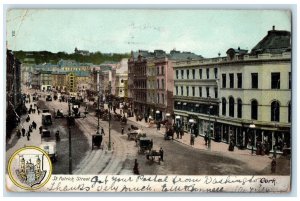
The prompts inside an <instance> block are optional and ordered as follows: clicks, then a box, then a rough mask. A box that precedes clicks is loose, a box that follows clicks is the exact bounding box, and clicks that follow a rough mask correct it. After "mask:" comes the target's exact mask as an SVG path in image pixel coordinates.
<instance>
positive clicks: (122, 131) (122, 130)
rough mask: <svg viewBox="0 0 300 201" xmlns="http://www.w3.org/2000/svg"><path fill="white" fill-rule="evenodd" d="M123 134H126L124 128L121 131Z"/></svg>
mask: <svg viewBox="0 0 300 201" xmlns="http://www.w3.org/2000/svg"><path fill="white" fill-rule="evenodd" d="M121 133H122V135H123V134H124V127H122V129H121Z"/></svg>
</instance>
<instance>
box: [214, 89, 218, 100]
mask: <svg viewBox="0 0 300 201" xmlns="http://www.w3.org/2000/svg"><path fill="white" fill-rule="evenodd" d="M215 98H218V88H217V87H215Z"/></svg>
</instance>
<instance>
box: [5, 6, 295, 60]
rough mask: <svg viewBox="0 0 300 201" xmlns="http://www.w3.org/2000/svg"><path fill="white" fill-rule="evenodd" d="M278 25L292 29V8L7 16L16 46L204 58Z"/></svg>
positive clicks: (247, 45)
mask: <svg viewBox="0 0 300 201" xmlns="http://www.w3.org/2000/svg"><path fill="white" fill-rule="evenodd" d="M273 25H274V26H275V29H276V30H287V31H291V14H290V12H289V11H287V10H191V9H189V10H133V9H127V10H125V9H124V10H116V9H115V10H112V9H106V10H105V9H11V10H8V12H7V16H6V33H7V34H6V37H7V38H6V39H7V47H8V48H9V49H12V50H23V51H40V50H47V51H51V52H59V51H64V52H67V53H72V52H74V49H75V47H77V48H78V49H80V50H88V51H90V52H96V51H100V52H103V53H129V52H130V51H137V50H149V51H153V50H155V49H162V50H165V51H167V52H169V51H170V50H173V49H176V50H178V51H190V52H194V53H196V54H199V55H202V56H204V57H207V58H209V57H217V56H218V53H219V52H220V53H221V56H224V55H225V54H226V51H227V50H228V49H229V48H238V47H240V48H242V49H248V50H249V51H250V50H251V49H252V48H253V47H254V46H255V45H256V44H257V43H258V42H259V41H260V40H261V39H262V38H263V37H264V36H266V35H267V32H268V31H269V30H271V29H272V26H273Z"/></svg>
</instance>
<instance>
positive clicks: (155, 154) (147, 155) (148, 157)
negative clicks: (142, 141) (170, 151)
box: [146, 150, 161, 164]
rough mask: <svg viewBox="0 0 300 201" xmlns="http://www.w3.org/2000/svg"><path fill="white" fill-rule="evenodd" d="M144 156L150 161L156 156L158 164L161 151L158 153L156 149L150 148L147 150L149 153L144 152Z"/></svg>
mask: <svg viewBox="0 0 300 201" xmlns="http://www.w3.org/2000/svg"><path fill="white" fill-rule="evenodd" d="M146 158H147V159H148V160H151V161H154V160H155V158H157V159H158V163H159V164H160V161H161V153H159V151H156V150H151V151H149V153H147V154H146Z"/></svg>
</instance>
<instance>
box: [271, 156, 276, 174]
mask: <svg viewBox="0 0 300 201" xmlns="http://www.w3.org/2000/svg"><path fill="white" fill-rule="evenodd" d="M271 172H272V173H275V172H276V159H275V158H273V159H272V162H271Z"/></svg>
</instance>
